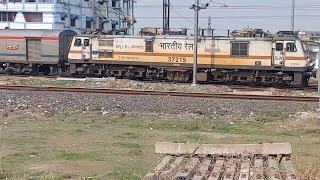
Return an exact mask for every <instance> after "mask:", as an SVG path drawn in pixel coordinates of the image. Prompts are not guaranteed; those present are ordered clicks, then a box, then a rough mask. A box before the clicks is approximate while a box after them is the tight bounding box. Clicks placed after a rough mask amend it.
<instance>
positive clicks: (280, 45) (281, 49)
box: [276, 43, 283, 51]
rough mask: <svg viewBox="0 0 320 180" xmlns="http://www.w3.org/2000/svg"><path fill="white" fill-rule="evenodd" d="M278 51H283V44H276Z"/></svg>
mask: <svg viewBox="0 0 320 180" xmlns="http://www.w3.org/2000/svg"><path fill="white" fill-rule="evenodd" d="M276 51H283V43H277V44H276Z"/></svg>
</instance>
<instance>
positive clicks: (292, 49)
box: [287, 42, 297, 52]
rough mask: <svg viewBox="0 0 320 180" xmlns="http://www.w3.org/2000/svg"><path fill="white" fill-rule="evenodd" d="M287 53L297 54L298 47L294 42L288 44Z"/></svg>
mask: <svg viewBox="0 0 320 180" xmlns="http://www.w3.org/2000/svg"><path fill="white" fill-rule="evenodd" d="M287 52H297V46H296V43H294V42H289V43H287Z"/></svg>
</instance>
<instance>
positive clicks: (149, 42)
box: [146, 40, 153, 52]
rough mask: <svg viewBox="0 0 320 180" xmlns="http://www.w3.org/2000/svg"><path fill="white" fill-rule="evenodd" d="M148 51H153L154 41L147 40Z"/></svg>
mask: <svg viewBox="0 0 320 180" xmlns="http://www.w3.org/2000/svg"><path fill="white" fill-rule="evenodd" d="M146 52H153V41H152V40H146Z"/></svg>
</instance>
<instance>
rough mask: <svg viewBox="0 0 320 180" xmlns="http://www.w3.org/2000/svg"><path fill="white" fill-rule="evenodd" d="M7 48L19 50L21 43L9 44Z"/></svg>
mask: <svg viewBox="0 0 320 180" xmlns="http://www.w3.org/2000/svg"><path fill="white" fill-rule="evenodd" d="M7 50H19V44H7Z"/></svg>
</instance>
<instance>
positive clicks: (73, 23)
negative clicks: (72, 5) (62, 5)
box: [70, 14, 78, 27]
mask: <svg viewBox="0 0 320 180" xmlns="http://www.w3.org/2000/svg"><path fill="white" fill-rule="evenodd" d="M77 19H78V16H77V15H74V14H70V26H71V27H76V24H77Z"/></svg>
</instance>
